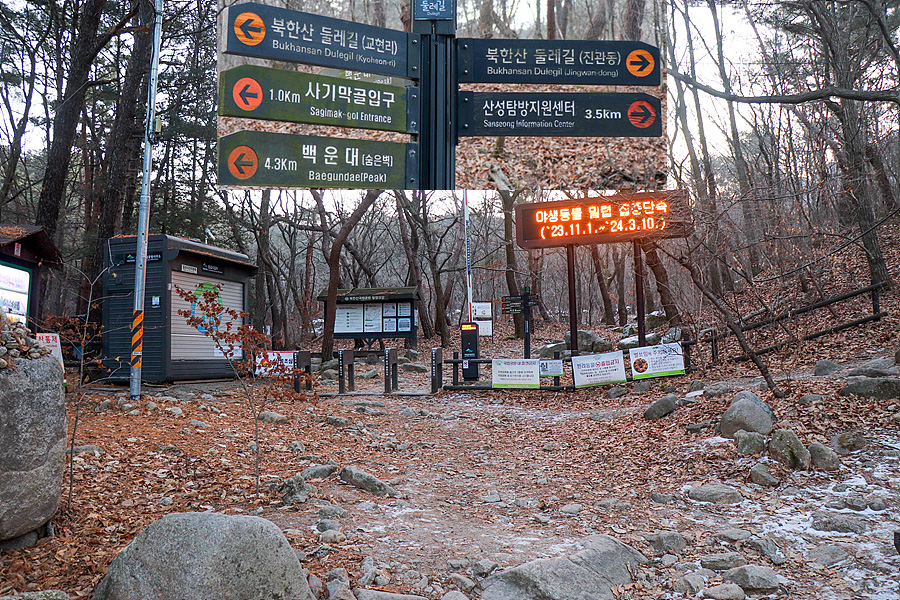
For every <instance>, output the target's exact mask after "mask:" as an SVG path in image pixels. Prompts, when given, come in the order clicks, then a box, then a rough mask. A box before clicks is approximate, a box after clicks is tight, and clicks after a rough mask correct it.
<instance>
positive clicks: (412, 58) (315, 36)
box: [225, 2, 419, 79]
mask: <svg viewBox="0 0 900 600" xmlns="http://www.w3.org/2000/svg"><path fill="white" fill-rule="evenodd" d="M227 22H228V24H227V27H226V32H225V33H226V35H225V52H226V53H228V54H238V55H241V56H254V57H257V58H268V59H272V60H281V61H288V62H297V63H304V64H308V65H319V66H323V67H337V68H339V69H353V70H355V71H367V72H370V73H381V74H384V75H399V76H400V77H409V78H413V79H415V78H418V63H419V58H418V57H419V45H418V44H417V43H415V44H414V43H413V40H418V36H417V35H415V34H409V33H406V32H405V31H398V30H395V29H386V28H384V27H374V26H372V25H365V24H363V23H354V22H352V21H344V20H342V19H335V18H332V17H323V16H321V15H314V14H311V13H305V12H300V11H297V10H289V9H286V8H279V7H276V6H269V5H267V4H256V3H253V2H249V3H246V4H236V5H234V6H231V7H229V8H228V21H227Z"/></svg>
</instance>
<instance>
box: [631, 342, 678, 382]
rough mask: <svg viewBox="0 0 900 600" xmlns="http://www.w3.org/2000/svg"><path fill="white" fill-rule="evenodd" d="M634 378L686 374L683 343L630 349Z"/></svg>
mask: <svg viewBox="0 0 900 600" xmlns="http://www.w3.org/2000/svg"><path fill="white" fill-rule="evenodd" d="M628 355H629V359H630V360H631V375H632V377H634V379H647V378H648V377H666V376H669V375H684V349H683V348H682V347H681V344H677V343H675V344H659V345H657V346H645V347H642V348H632V349H631V350H629V351H628Z"/></svg>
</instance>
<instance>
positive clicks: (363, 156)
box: [218, 131, 417, 189]
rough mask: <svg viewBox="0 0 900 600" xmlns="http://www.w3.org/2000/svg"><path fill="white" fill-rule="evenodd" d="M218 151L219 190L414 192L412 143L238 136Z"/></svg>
mask: <svg viewBox="0 0 900 600" xmlns="http://www.w3.org/2000/svg"><path fill="white" fill-rule="evenodd" d="M218 152H219V185H222V186H244V187H251V188H265V187H275V188H278V187H284V188H295V187H296V188H309V187H314V188H363V189H370V188H395V189H415V188H416V185H415V173H416V168H415V167H416V158H417V156H416V144H402V143H396V142H382V141H376V140H355V139H345V138H328V137H318V136H311V135H291V134H284V133H264V132H259V131H239V132H237V133H233V134H231V135H226V136H223V137H221V138H219V143H218Z"/></svg>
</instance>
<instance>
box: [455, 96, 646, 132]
mask: <svg viewBox="0 0 900 600" xmlns="http://www.w3.org/2000/svg"><path fill="white" fill-rule="evenodd" d="M458 107H459V108H458V110H459V135H491V136H499V135H523V136H525V135H529V136H561V137H571V136H595V137H658V136H661V135H662V117H661V108H660V100H659V98H657V97H655V96H651V95H649V94H578V93H576V94H572V93H517V92H460V93H459V103H458Z"/></svg>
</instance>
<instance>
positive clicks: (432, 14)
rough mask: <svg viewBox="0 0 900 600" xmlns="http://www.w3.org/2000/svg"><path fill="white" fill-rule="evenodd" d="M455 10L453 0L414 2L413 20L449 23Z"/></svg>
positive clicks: (419, 0) (417, 0) (422, 0)
mask: <svg viewBox="0 0 900 600" xmlns="http://www.w3.org/2000/svg"><path fill="white" fill-rule="evenodd" d="M455 9H456V2H455V0H415V2H414V3H413V18H414V19H415V20H416V21H449V20H451V19H453V17H454V15H453V11H454V10H455Z"/></svg>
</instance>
